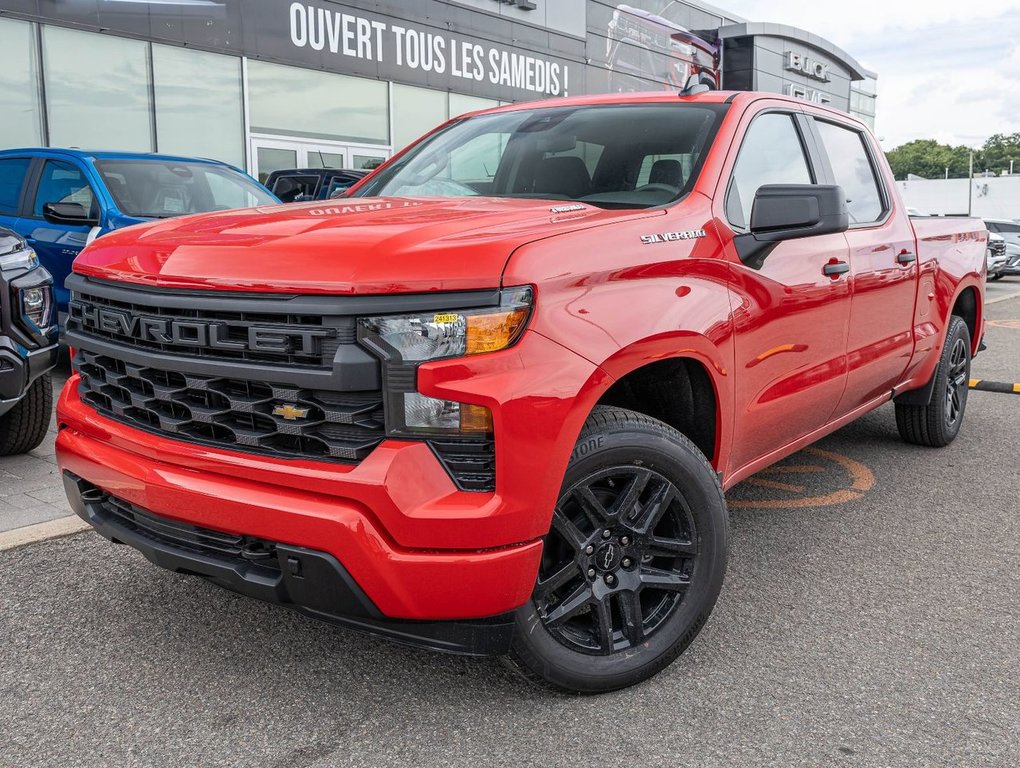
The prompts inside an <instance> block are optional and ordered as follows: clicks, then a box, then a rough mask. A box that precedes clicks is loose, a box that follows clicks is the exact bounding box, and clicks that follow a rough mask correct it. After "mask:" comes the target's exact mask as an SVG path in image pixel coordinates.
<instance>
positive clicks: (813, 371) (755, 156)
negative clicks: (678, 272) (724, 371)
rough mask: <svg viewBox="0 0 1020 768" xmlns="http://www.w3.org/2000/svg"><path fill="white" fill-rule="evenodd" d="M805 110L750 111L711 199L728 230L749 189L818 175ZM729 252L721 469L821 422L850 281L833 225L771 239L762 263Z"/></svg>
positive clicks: (839, 370) (741, 230) (748, 202)
mask: <svg viewBox="0 0 1020 768" xmlns="http://www.w3.org/2000/svg"><path fill="white" fill-rule="evenodd" d="M806 124H807V120H806V118H805V117H804V116H803V115H801V114H799V113H797V114H793V113H791V112H789V111H787V110H780V111H775V110H773V111H767V112H765V113H764V114H761V113H759V114H758V115H757V116H755V117H754V119H753V121H752V122H751V123H750V125H749V126H748V127H747V128H746V131H745V132H744V133H743V138H742V139H741V145H740V149H739V153H738V155H737V158H736V161H735V162H734V164H733V166H732V171H731V172H730V174H729V177H728V178H729V182H728V186H727V187H725V188H724V193H725V194H724V196H723V195H720V194H717V195H716V198H717V203H716V205H717V210H718V206H719V204H720V200H719V198H723V200H722V201H721V202H722V204H723V206H724V210H723V211H721V212H720V216H719V218H721V219H722V218H724V219H725V221H726V222H728V224H729V227H730V228H731V229H732V232H733V234H734V235H735V236H737V237H740V236H742V235H746V233H747V232H748V223H749V221H750V215H751V209H752V205H753V202H754V196H755V193H756V192H757V190H758V188H759V187H761V186H762V185H765V184H813V183H814V184H817V183H821V180H820V178H819V171H818V170H817V169H816V162H815V158H816V154H817V153H816V151H815V149H814V147H813V145H812V143H811V138H812V137H811V134H810V133H809V132H808V131H807V129H806ZM731 247H733V248H734V253H733V254H731V256H732V260H733V261H734V262H735V266H734V267H733V270H734V279H733V281H732V288H733V299H734V307H733V319H734V330H735V332H736V338H735V354H736V358H735V361H734V371H733V376H734V381H735V384H736V397H737V403H736V406H737V407H736V414H737V416H736V420H735V428H734V440H733V449H732V455H731V460H730V462H731V463H730V468H731V469H732V470H738V469H740V468H742V467H744V466H746V465H747V464H750V463H752V462H754V461H756V460H759V459H762V458H763V457H765V456H767V455H768V454H770V453H772V452H773V451H776V450H779V449H781V448H783V447H785V446H787V445H789V444H790V443H792V442H794V441H796V440H797V439H799V438H801V437H804V436H806V435H808V434H810V433H811V432H813V431H815V430H817V429H819V428H821V427H823V426H824V425H825V424H827V423H828V421H829V419H830V417H831V415H832V412H833V409H834V408H835V406H836V403H837V402H838V400H839V398H840V397H842V395H843V390H844V388H845V384H846V339H847V335H846V334H847V322H848V320H849V318H850V287H849V282H848V279H847V274H846V273H845V272H837V273H835V274H826V271H825V268H826V266H828V265H830V264H838V265H839V266H840V267H843V268H845V267H846V266H847V265H846V261H847V243H846V238H845V237H844V236H843V234H842V233H839V234H829V235H819V236H815V237H805V238H801V239H796V240H787V241H784V242H781V243H778V244H777V245H776V247H775V248H774V249H773V250H772V251H771V252H770V253H768V255H767V256H766V257H765V259H764V261H761V262H760V263H757V262H752V263H748V264H745V263H743V262H742V261H741V260H740V259H739V257H738V256H737V255H736V253H735V251H736V248H735V246H731Z"/></svg>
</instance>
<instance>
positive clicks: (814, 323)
mask: <svg viewBox="0 0 1020 768" xmlns="http://www.w3.org/2000/svg"><path fill="white" fill-rule="evenodd" d="M986 237H987V234H986V231H985V228H984V226H983V225H982V224H981V223H980V222H978V221H974V220H969V219H952V220H947V219H934V218H932V219H922V220H915V221H913V222H912V221H911V220H910V219H909V218H908V217H907V214H906V211H905V208H904V206H903V202H902V201H901V200H900V198H899V196H898V194H897V192H896V187H895V185H894V183H893V177H892V176H891V175H890V173H889V169H888V167H887V165H886V162H885V160H884V158H883V155H882V152H881V150H880V149H879V147H878V144H877V143H876V142H875V140H874V139H873V138H872V137H871V135H870V134H869V133H868V131H867V130H866V129H865V128H864V126H862V125H861V124H860V123H858V122H856V121H855V120H853V119H852V118H850V117H849V116H847V115H846V114H843V113H840V112H836V111H833V110H829V109H826V108H824V107H821V106H816V105H812V104H808V103H805V102H802V101H796V100H791V99H786V98H782V97H778V96H775V95H768V94H759V93H725V92H710V93H702V94H696V95H689V96H685V95H682V94H681V95H678V94H675V93H658V94H637V95H613V96H606V97H586V98H575V99H567V100H562V101H545V102H541V103H536V104H524V105H517V106H508V107H503V108H499V109H496V110H492V111H488V112H484V113H478V114H475V115H472V116H468V117H465V118H462V119H457V120H453V121H451V122H449V123H447V124H446V125H444V126H442V127H440V128H439V129H437V130H436V131H434V132H433V133H431V134H429V135H428V136H427V137H425V138H423V139H422V140H421V141H420V142H418V143H417V144H415V145H414V146H412V147H411V148H410V149H408V150H407V151H405V152H403V153H402V154H400V155H397V156H396V157H394V158H393V159H392V160H390V161H389V162H388V163H387V164H386V165H384V166H383V167H382V168H380V169H379V170H378V171H377V172H376V173H374V174H372V175H371V176H369V177H367V178H366V179H364V180H363V181H362V182H361V183H360V184H359V185H358V186H357V187H356V188H355V189H354V192H353V196H352V197H350V198H345V199H339V200H330V201H322V202H315V203H311V204H294V205H287V206H282V207H273V208H265V209H258V210H239V211H226V212H220V213H214V214H208V215H200V216H192V217H188V218H183V219H177V220H173V221H166V222H158V223H154V224H151V225H142V226H138V227H133V228H131V229H128V230H125V231H122V232H115V233H113V234H110V235H107V236H105V237H102V238H100V239H99V240H97V241H96V242H95V243H93V244H92V245H91V246H89V248H87V249H86V251H85V252H84V253H83V254H82V256H81V257H80V258H79V259H78V260H77V262H76V263H75V266H74V274H73V275H72V276H71V277H70V279H69V280H68V284H67V285H68V288H69V289H70V291H71V293H72V298H71V302H70V319H69V323H68V325H67V329H66V334H67V340H68V343H69V344H70V345H71V346H72V347H73V349H74V369H75V373H74V375H73V376H72V377H71V379H70V380H69V381H68V383H67V386H66V388H65V389H64V391H63V393H62V395H61V397H60V401H59V407H58V423H59V436H58V439H57V456H58V461H59V465H60V470H61V472H62V473H63V478H64V482H65V486H66V489H67V493H68V496H69V499H70V502H71V505H72V506H73V507H74V509H75V510H76V511H77V513H78V514H79V515H81V516H82V517H83V518H84V519H85V520H87V521H88V522H89V523H91V524H92V525H93V526H94V527H95V529H96V530H97V531H99V533H101V534H102V535H103V536H105V537H107V538H109V539H111V540H112V541H115V542H121V543H125V544H128V545H130V546H132V547H135V548H137V549H139V550H140V551H141V552H142V553H143V554H144V555H145V556H146V557H147V558H148V559H150V560H151V561H153V562H154V563H156V564H158V565H161V566H164V567H167V568H171V569H173V570H175V571H179V572H181V573H188V574H196V575H199V576H202V577H204V578H206V579H209V580H211V581H213V582H216V583H218V584H221V585H223V586H225V587H227V588H229V589H232V590H235V591H237V592H240V593H243V594H246V595H250V596H252V597H256V598H260V599H263V600H268V601H273V602H276V603H279V604H283V605H288V606H290V607H293V608H296V609H298V610H301V611H303V612H304V613H306V614H309V615H312V616H315V617H319V618H322V619H326V620H330V621H334V622H337V623H340V624H342V625H345V626H348V627H353V628H356V629H360V630H366V631H369V632H373V633H376V634H379V635H383V636H387V637H389V638H392V639H396V640H398V641H401V642H406V643H414V644H419V645H425V646H428V647H431V648H435V649H439V650H444V651H451V652H458V653H468V654H476V655H486V654H491V655H503V656H505V657H507V658H508V659H509V660H510V662H511V663H512V664H513V665H514V666H515V667H517V668H518V669H519V670H521V671H522V672H523V673H524V674H525V675H526V676H528V677H529V678H531V679H533V680H536V681H542V682H545V683H547V684H550V685H552V686H554V687H558V688H560V689H565V690H569V691H575V692H588V693H591V692H599V691H606V690H612V689H615V688H620V687H623V686H626V685H630V684H633V683H635V682H637V681H640V680H643V679H645V678H647V677H649V676H650V675H652V674H654V673H656V672H657V671H659V670H660V669H662V668H663V667H665V666H666V665H667V664H669V663H670V662H671V661H672V660H673V659H674V658H676V657H677V656H678V655H679V654H680V653H681V652H682V651H683V650H684V648H686V647H687V646H688V645H689V644H690V643H691V641H692V640H693V639H694V637H695V636H696V635H697V633H698V631H699V630H700V629H701V627H702V626H703V625H704V624H705V622H706V620H707V619H708V616H709V613H710V612H711V610H712V608H713V605H714V603H715V601H716V597H717V595H718V594H719V591H720V588H721V586H722V582H723V576H724V574H725V571H726V561H727V547H728V528H727V510H726V502H725V500H724V498H723V491H724V490H725V489H726V488H729V487H730V486H732V485H734V484H735V483H737V482H739V481H740V480H741V479H743V478H746V477H747V476H749V475H751V474H752V473H754V472H756V471H758V470H760V469H762V468H763V467H765V466H767V465H769V464H770V463H772V462H775V461H777V460H778V459H780V458H782V457H784V456H786V455H788V454H790V453H792V452H794V451H797V450H798V449H800V448H802V447H803V446H805V445H807V444H808V443H810V442H812V441H814V440H817V439H818V438H820V437H822V436H823V435H825V434H827V433H830V432H832V431H833V430H835V429H838V428H839V427H841V426H842V425H844V424H846V423H848V422H849V421H851V420H852V419H855V418H857V417H858V416H860V415H862V414H864V413H867V412H868V411H871V410H873V409H875V408H877V407H878V406H880V405H882V404H883V403H886V402H888V401H889V400H895V402H896V406H895V410H896V419H897V424H898V426H899V430H900V433H901V434H902V436H903V437H904V439H905V440H906V441H907V442H910V443H915V444H920V445H927V446H943V445H946V444H947V443H949V442H950V441H951V440H953V438H954V437H955V436H956V434H957V432H958V430H959V429H960V424H961V422H962V420H963V417H964V409H965V407H966V404H967V380H968V374H969V366H970V360H971V356H972V355H973V354H974V353H975V352H976V351H977V350H978V348H979V345H980V344H981V341H982V329H983V324H984V319H983V284H984V273H983V270H984V263H985V260H984V251H985V240H986Z"/></svg>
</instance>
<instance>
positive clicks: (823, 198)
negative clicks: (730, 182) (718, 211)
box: [733, 184, 850, 269]
mask: <svg viewBox="0 0 1020 768" xmlns="http://www.w3.org/2000/svg"><path fill="white" fill-rule="evenodd" d="M849 226H850V211H849V210H848V209H847V205H846V193H845V192H844V191H843V188H842V187H840V186H836V185H831V184H766V185H764V186H761V187H759V188H758V192H757V194H755V196H754V205H753V206H752V208H751V231H750V232H747V233H746V234H741V235H737V236H736V237H735V238H734V239H733V244H734V245H735V246H736V248H737V253H738V254H739V255H740V260H741V261H743V262H744V264H746V265H747V266H749V267H751V268H752V269H761V265H762V263H763V262H764V261H765V258H766V257H767V256H768V255H769V254H770V253H771V252H772V250H773V249H774V248H775V247H776V245H778V244H779V243H781V242H782V241H784V240H793V239H796V238H801V237H815V236H817V235H831V234H835V233H837V232H846V230H847V229H848V228H849Z"/></svg>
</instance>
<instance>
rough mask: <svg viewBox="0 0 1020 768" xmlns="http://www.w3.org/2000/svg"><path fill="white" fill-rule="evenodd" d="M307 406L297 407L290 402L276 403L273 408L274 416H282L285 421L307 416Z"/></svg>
mask: <svg viewBox="0 0 1020 768" xmlns="http://www.w3.org/2000/svg"><path fill="white" fill-rule="evenodd" d="M308 411H309V409H308V408H298V407H297V406H296V405H293V404H292V403H285V404H283V405H278V406H276V407H275V408H274V409H273V415H274V416H282V417H283V418H285V419H286V420H287V421H297V420H298V419H303V418H305V417H307V416H308Z"/></svg>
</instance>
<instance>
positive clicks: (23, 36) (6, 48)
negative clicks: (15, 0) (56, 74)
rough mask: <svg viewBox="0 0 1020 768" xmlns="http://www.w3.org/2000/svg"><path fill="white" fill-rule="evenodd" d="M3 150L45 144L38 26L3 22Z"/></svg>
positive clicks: (0, 137)
mask: <svg viewBox="0 0 1020 768" xmlns="http://www.w3.org/2000/svg"><path fill="white" fill-rule="evenodd" d="M0 51H3V66H2V67H0V115H3V119H0V147H31V146H35V145H38V144H42V141H43V138H42V117H41V112H42V110H41V108H40V106H41V105H40V103H39V66H38V56H37V51H36V37H35V25H33V24H28V23H27V22H24V21H14V20H13V19H0Z"/></svg>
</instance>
